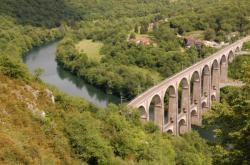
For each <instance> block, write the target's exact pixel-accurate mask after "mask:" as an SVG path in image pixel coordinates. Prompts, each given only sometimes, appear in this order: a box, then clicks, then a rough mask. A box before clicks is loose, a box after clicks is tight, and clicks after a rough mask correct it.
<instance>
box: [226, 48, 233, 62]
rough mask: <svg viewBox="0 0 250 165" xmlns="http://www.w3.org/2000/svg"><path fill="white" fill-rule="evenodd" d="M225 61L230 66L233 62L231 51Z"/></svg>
mask: <svg viewBox="0 0 250 165" xmlns="http://www.w3.org/2000/svg"><path fill="white" fill-rule="evenodd" d="M227 60H228V64H231V63H232V62H233V60H234V53H233V51H230V52H229V54H228V58H227Z"/></svg>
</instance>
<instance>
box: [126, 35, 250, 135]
mask: <svg viewBox="0 0 250 165" xmlns="http://www.w3.org/2000/svg"><path fill="white" fill-rule="evenodd" d="M249 40H250V37H245V38H243V39H241V40H238V41H237V42H235V43H233V44H231V45H228V46H226V47H224V48H223V49H221V50H219V51H218V52H216V53H214V54H213V55H211V56H209V57H207V58H205V59H203V60H202V61H200V62H197V63H196V64H194V65H192V66H190V67H189V68H187V69H185V70H183V71H181V72H179V73H177V74H175V75H173V76H172V77H169V78H167V79H165V80H164V81H162V82H161V83H159V84H158V85H156V86H154V87H152V88H150V89H148V90H147V91H145V92H144V93H142V94H141V95H139V96H137V97H136V98H135V99H133V100H132V101H131V102H130V103H129V104H128V105H129V106H131V107H134V108H138V109H139V110H140V113H141V120H142V121H154V122H155V123H156V124H157V125H158V126H159V127H160V129H161V131H162V132H168V133H171V134H174V135H181V134H184V133H185V132H187V131H189V130H190V129H191V125H198V126H199V125H201V123H202V115H203V114H204V112H206V111H207V110H208V109H210V108H211V104H212V102H213V101H219V100H220V85H221V86H223V83H227V81H228V78H227V72H228V64H229V63H230V62H232V60H233V59H234V58H235V56H236V55H237V52H239V51H240V50H241V48H242V45H243V43H244V42H246V41H249Z"/></svg>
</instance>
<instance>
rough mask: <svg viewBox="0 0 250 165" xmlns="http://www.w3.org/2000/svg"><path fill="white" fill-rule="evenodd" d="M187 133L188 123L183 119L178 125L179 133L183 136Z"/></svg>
mask: <svg viewBox="0 0 250 165" xmlns="http://www.w3.org/2000/svg"><path fill="white" fill-rule="evenodd" d="M187 131H188V130H187V123H186V121H185V120H184V119H181V120H180V121H179V123H178V133H179V135H183V134H184V133H186V132H187Z"/></svg>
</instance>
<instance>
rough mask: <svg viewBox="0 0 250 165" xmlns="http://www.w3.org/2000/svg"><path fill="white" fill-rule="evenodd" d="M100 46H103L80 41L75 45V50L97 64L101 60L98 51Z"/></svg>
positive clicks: (89, 41) (88, 41) (99, 43)
mask: <svg viewBox="0 0 250 165" xmlns="http://www.w3.org/2000/svg"><path fill="white" fill-rule="evenodd" d="M102 46H103V44H102V43H101V42H93V41H92V40H82V41H80V42H79V43H77V45H76V48H77V50H78V51H80V52H84V53H86V54H87V56H88V57H89V59H92V60H94V61H98V62H99V61H100V60H101V58H102V55H101V54H100V49H101V48H102Z"/></svg>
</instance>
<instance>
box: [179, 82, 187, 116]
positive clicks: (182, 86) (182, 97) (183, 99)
mask: <svg viewBox="0 0 250 165" xmlns="http://www.w3.org/2000/svg"><path fill="white" fill-rule="evenodd" d="M188 110H189V85H188V81H187V79H186V78H183V79H182V80H181V82H180V83H179V87H178V114H180V113H187V112H188Z"/></svg>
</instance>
